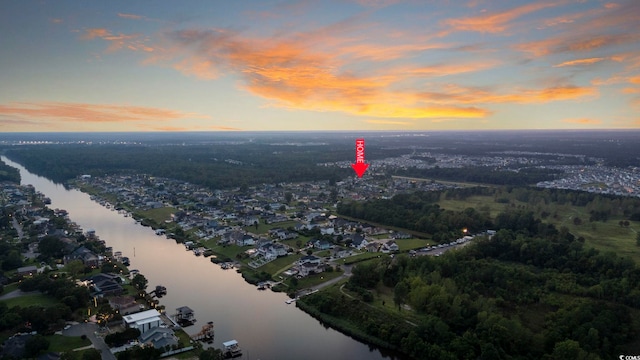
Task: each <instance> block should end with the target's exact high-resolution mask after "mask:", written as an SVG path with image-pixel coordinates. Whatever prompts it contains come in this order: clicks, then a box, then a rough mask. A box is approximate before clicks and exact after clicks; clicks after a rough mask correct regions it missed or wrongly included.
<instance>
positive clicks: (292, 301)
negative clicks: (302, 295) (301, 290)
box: [285, 299, 297, 304]
mask: <svg viewBox="0 0 640 360" xmlns="http://www.w3.org/2000/svg"><path fill="white" fill-rule="evenodd" d="M296 300H297V299H287V300H285V302H286V303H287V304H292V303H294V302H295V301H296Z"/></svg>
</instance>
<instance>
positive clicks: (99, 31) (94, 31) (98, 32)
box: [82, 28, 111, 40]
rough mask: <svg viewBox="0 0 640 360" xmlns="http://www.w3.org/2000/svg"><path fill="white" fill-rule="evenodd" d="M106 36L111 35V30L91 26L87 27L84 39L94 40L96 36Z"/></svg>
mask: <svg viewBox="0 0 640 360" xmlns="http://www.w3.org/2000/svg"><path fill="white" fill-rule="evenodd" d="M106 36H111V33H110V32H109V30H107V29H104V28H91V29H86V30H85V31H84V34H83V35H82V39H83V40H93V39H95V38H104V37H106Z"/></svg>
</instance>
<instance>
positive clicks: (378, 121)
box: [365, 119, 411, 125]
mask: <svg viewBox="0 0 640 360" xmlns="http://www.w3.org/2000/svg"><path fill="white" fill-rule="evenodd" d="M365 122H367V123H369V124H378V125H411V123H409V122H406V121H390V120H373V119H370V120H365Z"/></svg>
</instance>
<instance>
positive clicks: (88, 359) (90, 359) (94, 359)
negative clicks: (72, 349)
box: [82, 349, 102, 360]
mask: <svg viewBox="0 0 640 360" xmlns="http://www.w3.org/2000/svg"><path fill="white" fill-rule="evenodd" d="M100 359H102V353H100V350H98V349H87V350H84V351H83V352H82V360H100Z"/></svg>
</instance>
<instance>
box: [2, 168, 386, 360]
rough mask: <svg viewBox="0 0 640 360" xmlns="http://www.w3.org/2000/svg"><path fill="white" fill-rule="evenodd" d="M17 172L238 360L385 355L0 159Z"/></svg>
mask: <svg viewBox="0 0 640 360" xmlns="http://www.w3.org/2000/svg"><path fill="white" fill-rule="evenodd" d="M2 161H4V162H5V163H7V164H8V165H10V166H13V167H16V168H17V169H18V170H19V171H20V176H21V179H22V180H21V183H22V185H27V184H31V185H33V186H34V187H35V189H36V190H37V191H40V192H41V193H43V194H45V196H47V197H49V198H50V199H51V205H49V207H50V208H52V209H56V208H58V209H65V210H67V211H68V212H69V218H70V219H71V220H72V221H73V222H75V223H77V224H78V225H80V226H81V227H82V228H83V229H85V230H88V229H94V230H95V231H96V234H97V235H98V236H99V237H100V238H101V239H102V240H105V242H106V244H107V246H111V247H112V248H113V250H114V251H122V254H123V256H127V257H129V259H130V261H131V266H129V268H130V269H138V270H140V272H141V273H142V274H143V275H144V276H145V277H146V278H147V280H148V281H149V290H152V289H154V288H155V286H156V285H163V286H165V287H166V288H167V292H168V293H167V295H166V296H164V297H163V298H162V299H160V303H161V304H162V305H165V307H166V311H167V313H168V314H173V313H174V312H175V309H176V308H178V307H180V306H189V307H190V308H191V309H193V310H194V313H195V317H196V318H197V320H198V321H197V322H196V323H195V325H193V326H190V327H187V328H185V330H186V331H187V332H188V333H190V334H195V333H197V332H198V331H200V328H201V327H202V325H205V324H206V323H207V322H208V321H213V322H214V329H215V341H214V344H213V345H214V346H215V347H217V348H221V347H222V342H224V341H228V340H231V339H235V340H237V341H238V342H239V344H240V346H241V347H242V349H243V352H244V354H243V359H263V360H267V359H318V360H321V359H322V360H324V359H349V360H356V359H373V360H375V359H389V358H393V357H391V356H389V355H385V354H383V353H381V352H380V351H379V350H378V349H375V348H372V347H370V346H368V345H366V344H363V343H361V342H359V341H356V340H354V339H352V338H351V337H349V336H346V335H344V334H342V333H340V332H338V331H335V330H333V329H331V328H327V327H325V326H324V325H322V324H321V323H320V322H319V321H318V320H316V319H314V318H312V317H311V316H309V315H307V314H306V313H304V312H302V311H301V310H299V309H297V308H296V307H295V305H294V304H291V305H287V304H285V300H286V299H287V297H286V295H285V294H282V293H274V292H271V291H258V290H257V288H256V287H255V286H253V285H250V284H247V283H246V282H245V281H244V279H242V277H241V276H240V274H238V273H236V272H235V271H234V270H223V269H221V268H220V266H218V265H215V264H213V263H211V261H210V260H209V259H208V258H205V257H196V256H195V255H193V253H192V252H190V251H186V250H185V247H184V246H183V245H181V244H177V243H175V242H174V241H173V240H169V239H167V238H166V237H164V236H157V235H156V234H155V232H154V231H153V230H152V229H151V228H148V227H144V226H142V225H139V224H137V223H136V222H135V221H134V220H133V219H132V218H130V217H124V216H123V215H121V214H118V212H116V211H111V210H109V209H107V208H106V207H103V206H102V205H100V204H98V203H96V202H94V201H92V200H91V199H90V198H89V195H87V194H85V193H83V192H81V191H79V190H75V189H72V190H68V189H65V188H64V186H62V185H59V184H55V183H53V182H52V181H50V180H48V179H46V178H44V177H40V176H37V175H34V174H32V173H30V172H29V171H27V170H26V169H25V168H24V167H23V166H21V165H19V164H17V163H15V162H12V161H10V160H9V159H7V158H6V157H4V156H2Z"/></svg>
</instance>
